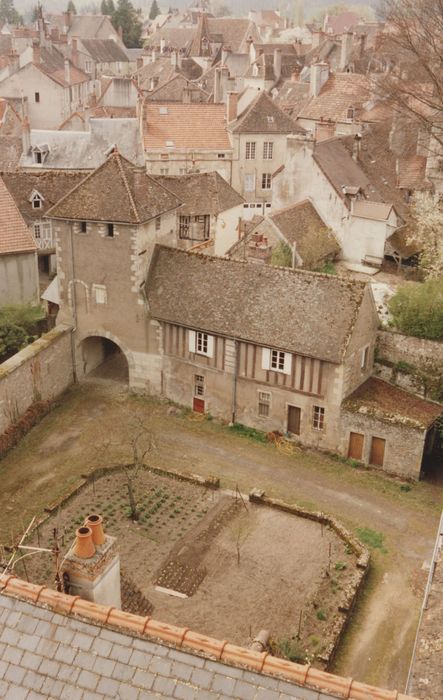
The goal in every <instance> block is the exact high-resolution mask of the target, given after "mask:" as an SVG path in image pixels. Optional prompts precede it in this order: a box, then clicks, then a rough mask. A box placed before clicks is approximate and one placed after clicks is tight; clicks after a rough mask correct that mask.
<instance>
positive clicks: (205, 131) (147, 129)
mask: <svg viewBox="0 0 443 700" xmlns="http://www.w3.org/2000/svg"><path fill="white" fill-rule="evenodd" d="M225 109H226V108H225V106H224V105H222V104H208V103H204V102H200V103H196V104H172V103H166V104H160V103H158V102H157V103H153V102H145V106H144V120H143V133H144V145H145V149H147V150H150V149H152V148H162V149H167V148H168V144H167V143H166V141H168V142H169V141H170V142H172V144H173V146H172V145H171V146H170V147H171V148H176V149H177V148H190V149H193V148H195V149H197V148H201V149H207V150H223V151H226V150H230V149H231V142H230V140H229V136H228V132H227V131H226V115H225ZM164 112H165V113H164Z"/></svg>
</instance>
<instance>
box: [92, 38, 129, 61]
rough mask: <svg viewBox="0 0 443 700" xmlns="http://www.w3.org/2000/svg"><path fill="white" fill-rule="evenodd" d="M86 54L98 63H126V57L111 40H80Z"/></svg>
mask: <svg viewBox="0 0 443 700" xmlns="http://www.w3.org/2000/svg"><path fill="white" fill-rule="evenodd" d="M82 44H83V46H84V47H85V49H86V51H87V52H88V54H89V55H90V56H91V58H92V59H93V60H94V61H97V62H98V63H113V62H115V61H120V62H122V63H127V62H128V60H129V59H128V56H127V55H126V52H125V51H124V50H123V49H122V47H121V46H119V45H118V44H117V42H116V41H114V40H113V39H82Z"/></svg>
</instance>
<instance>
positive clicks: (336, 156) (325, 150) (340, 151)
mask: <svg viewBox="0 0 443 700" xmlns="http://www.w3.org/2000/svg"><path fill="white" fill-rule="evenodd" d="M313 158H314V160H315V162H316V163H317V165H318V166H319V167H320V169H321V170H322V172H323V173H324V175H326V177H327V178H328V180H329V182H330V183H331V184H332V186H333V187H334V189H335V190H336V191H337V193H338V194H339V195H340V197H343V196H344V193H343V189H342V188H343V187H356V188H358V189H361V190H362V191H363V192H364V193H365V195H366V197H368V198H370V199H371V200H372V201H381V200H382V197H381V196H380V195H379V193H378V191H377V189H376V188H375V187H374V185H373V184H372V182H371V179H370V178H369V177H368V176H367V175H366V173H365V172H364V171H363V170H362V168H361V167H360V166H359V164H358V163H356V162H355V160H354V159H353V158H352V157H351V154H350V153H349V151H348V149H347V148H346V146H345V145H344V143H343V142H342V140H341V139H340V138H336V137H334V138H332V139H327V140H325V141H321V142H320V143H316V145H315V148H314V154H313Z"/></svg>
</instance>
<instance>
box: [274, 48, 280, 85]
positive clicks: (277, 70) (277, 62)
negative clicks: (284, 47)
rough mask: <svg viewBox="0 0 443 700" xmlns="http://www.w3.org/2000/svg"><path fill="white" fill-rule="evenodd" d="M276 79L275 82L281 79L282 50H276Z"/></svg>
mask: <svg viewBox="0 0 443 700" xmlns="http://www.w3.org/2000/svg"><path fill="white" fill-rule="evenodd" d="M274 77H275V82H277V81H278V80H280V77H281V49H274Z"/></svg>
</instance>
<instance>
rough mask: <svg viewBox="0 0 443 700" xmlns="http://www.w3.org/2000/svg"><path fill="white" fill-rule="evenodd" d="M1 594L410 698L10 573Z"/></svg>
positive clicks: (300, 676) (358, 693)
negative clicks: (58, 589) (63, 591)
mask: <svg viewBox="0 0 443 700" xmlns="http://www.w3.org/2000/svg"><path fill="white" fill-rule="evenodd" d="M0 594H1V595H7V596H11V597H13V598H18V599H19V600H24V601H26V602H27V603H29V604H32V605H37V606H40V607H43V606H44V607H47V608H49V609H50V610H53V611H54V612H57V613H59V614H60V613H61V614H64V615H66V616H67V617H71V616H79V617H82V618H83V619H86V620H88V622H89V623H90V624H95V625H100V626H105V627H106V626H107V625H112V626H114V627H118V628H119V629H120V630H121V631H122V632H123V633H125V632H126V633H130V634H132V635H133V634H134V633H135V634H136V635H137V636H139V637H148V638H149V637H151V638H155V639H159V640H161V642H162V643H163V644H164V643H165V642H166V643H167V644H169V645H171V646H172V645H173V646H174V647H175V648H178V649H181V650H183V651H184V652H185V653H194V654H197V655H201V656H212V657H215V658H216V660H217V661H219V662H221V663H225V664H228V665H232V666H239V667H243V668H244V667H246V668H247V669H249V670H251V671H255V672H258V673H265V674H269V675H271V676H273V675H276V676H280V677H283V678H285V679H287V680H288V681H289V682H292V683H294V685H298V686H299V687H300V686H301V687H307V688H315V689H316V690H318V689H320V690H321V691H324V692H325V693H337V692H338V693H339V694H340V695H342V696H343V697H347V698H348V699H349V700H360V699H361V698H362V697H370V696H371V695H374V697H377V698H379V700H392V698H394V697H395V698H397V700H414V698H413V697H412V696H409V695H403V694H402V693H398V692H397V691H390V690H383V689H381V688H376V687H375V686H370V685H367V684H366V683H361V682H359V681H354V680H353V679H352V678H344V677H343V676H336V675H334V674H332V673H328V672H326V671H321V670H319V669H316V668H314V667H312V666H311V665H310V664H306V665H302V664H298V663H295V662H293V661H289V660H287V659H280V658H277V657H275V656H272V654H270V653H269V652H266V651H263V652H258V651H254V650H252V649H247V648H246V647H241V646H236V645H234V644H231V643H230V642H227V641H226V640H224V641H222V640H219V639H214V638H212V637H208V636H206V635H203V634H199V633H196V632H194V631H193V630H190V629H189V628H188V627H178V626H176V625H171V624H168V623H165V622H159V621H157V620H154V619H153V618H152V617H150V616H146V617H143V616H140V615H134V614H133V613H128V612H124V611H123V610H119V609H118V608H115V607H112V606H110V605H109V606H106V605H102V604H100V603H93V602H90V601H89V600H84V599H82V598H80V596H72V595H69V594H67V593H60V592H58V591H55V590H54V589H52V588H48V587H47V586H44V585H37V584H34V583H29V582H27V581H23V580H22V579H20V578H18V577H17V576H15V575H14V574H1V575H0Z"/></svg>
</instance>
